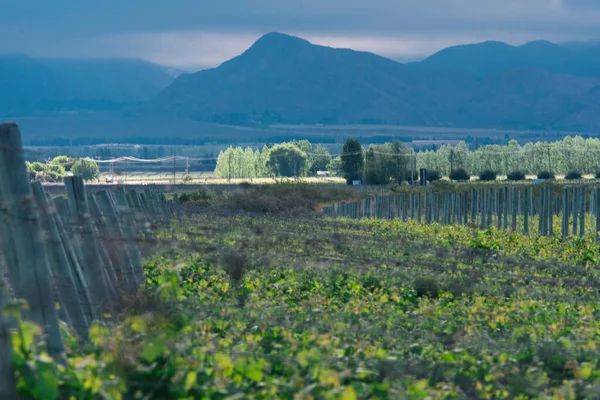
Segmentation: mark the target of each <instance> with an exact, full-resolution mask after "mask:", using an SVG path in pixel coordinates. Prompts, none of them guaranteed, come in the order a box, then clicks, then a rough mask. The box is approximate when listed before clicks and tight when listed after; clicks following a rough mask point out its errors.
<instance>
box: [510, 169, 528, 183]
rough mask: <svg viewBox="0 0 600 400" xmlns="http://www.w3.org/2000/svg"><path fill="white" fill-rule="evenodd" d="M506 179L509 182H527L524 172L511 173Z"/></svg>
mask: <svg viewBox="0 0 600 400" xmlns="http://www.w3.org/2000/svg"><path fill="white" fill-rule="evenodd" d="M506 178H507V179H508V180H509V181H524V180H525V173H524V172H522V171H512V172H509V173H508V175H507V176H506Z"/></svg>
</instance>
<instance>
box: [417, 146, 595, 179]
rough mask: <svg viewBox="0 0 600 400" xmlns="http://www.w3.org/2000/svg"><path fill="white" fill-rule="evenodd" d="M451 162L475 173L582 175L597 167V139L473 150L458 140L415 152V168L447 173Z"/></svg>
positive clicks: (484, 147) (488, 147)
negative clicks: (456, 142)
mask: <svg viewBox="0 0 600 400" xmlns="http://www.w3.org/2000/svg"><path fill="white" fill-rule="evenodd" d="M452 164H454V165H453V166H454V168H464V169H465V170H467V171H470V172H472V173H473V174H475V175H479V174H481V172H483V171H484V170H486V169H489V170H492V171H496V172H497V173H499V174H506V175H507V174H508V173H509V172H511V171H515V170H519V171H522V172H524V173H526V174H535V173H537V172H539V171H547V170H553V171H555V172H556V173H559V174H567V173H568V172H569V171H572V170H576V171H579V172H580V173H582V174H586V173H595V172H596V171H598V170H600V140H599V139H597V138H588V139H584V138H582V137H580V136H576V137H570V136H567V137H565V138H564V139H563V140H562V141H557V142H536V143H526V144H525V145H523V146H521V145H520V144H519V143H518V142H516V141H515V140H511V141H510V142H509V143H508V145H506V146H501V145H488V146H481V147H478V148H477V149H474V150H473V151H469V150H468V149H467V148H466V145H465V144H464V143H460V144H458V145H455V146H453V145H443V146H440V147H439V149H438V150H435V151H432V150H426V151H421V152H419V153H418V154H417V168H427V169H434V170H437V171H440V172H441V173H442V174H443V175H448V174H449V173H450V168H451V165H452Z"/></svg>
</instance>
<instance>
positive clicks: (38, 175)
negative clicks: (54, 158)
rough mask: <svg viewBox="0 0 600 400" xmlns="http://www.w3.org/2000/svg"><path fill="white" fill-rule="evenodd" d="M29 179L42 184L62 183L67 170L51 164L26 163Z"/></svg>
mask: <svg viewBox="0 0 600 400" xmlns="http://www.w3.org/2000/svg"><path fill="white" fill-rule="evenodd" d="M25 165H26V167H27V173H28V174H29V179H31V180H32V181H33V180H40V181H42V182H62V181H63V180H64V177H65V168H64V167H63V166H62V165H59V164H55V163H52V162H50V163H49V164H42V163H40V162H37V161H36V162H33V163H29V162H26V163H25Z"/></svg>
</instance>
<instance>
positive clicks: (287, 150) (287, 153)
mask: <svg viewBox="0 0 600 400" xmlns="http://www.w3.org/2000/svg"><path fill="white" fill-rule="evenodd" d="M269 157H270V158H269V164H268V165H269V167H270V168H271V170H272V171H273V173H274V174H275V175H276V176H288V177H291V176H303V175H304V173H305V171H306V166H307V163H308V156H307V155H306V153H305V152H304V151H302V150H300V148H298V147H297V146H295V145H293V144H290V143H283V144H278V145H275V146H273V148H271V153H270V156H269Z"/></svg>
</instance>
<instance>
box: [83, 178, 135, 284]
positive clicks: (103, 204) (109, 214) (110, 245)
mask: <svg viewBox="0 0 600 400" xmlns="http://www.w3.org/2000/svg"><path fill="white" fill-rule="evenodd" d="M93 197H94V198H95V201H97V204H98V207H99V210H100V211H101V212H102V214H103V216H104V220H105V223H104V224H103V225H104V228H103V229H104V235H105V236H106V237H107V240H108V241H107V242H106V246H107V250H108V253H109V256H110V257H111V261H112V264H113V266H114V267H115V272H116V274H117V277H118V278H119V282H120V284H121V286H122V288H123V289H124V290H125V291H126V292H127V293H128V294H133V293H135V291H136V290H137V287H138V282H136V276H135V273H134V267H133V263H132V260H131V256H130V254H129V248H128V246H127V241H128V240H130V239H129V238H128V237H126V235H125V234H124V233H123V229H122V228H121V220H120V219H119V217H118V215H117V211H116V208H115V205H114V203H113V201H112V198H111V196H110V195H109V193H108V191H106V190H100V191H98V192H96V193H94V196H93Z"/></svg>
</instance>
